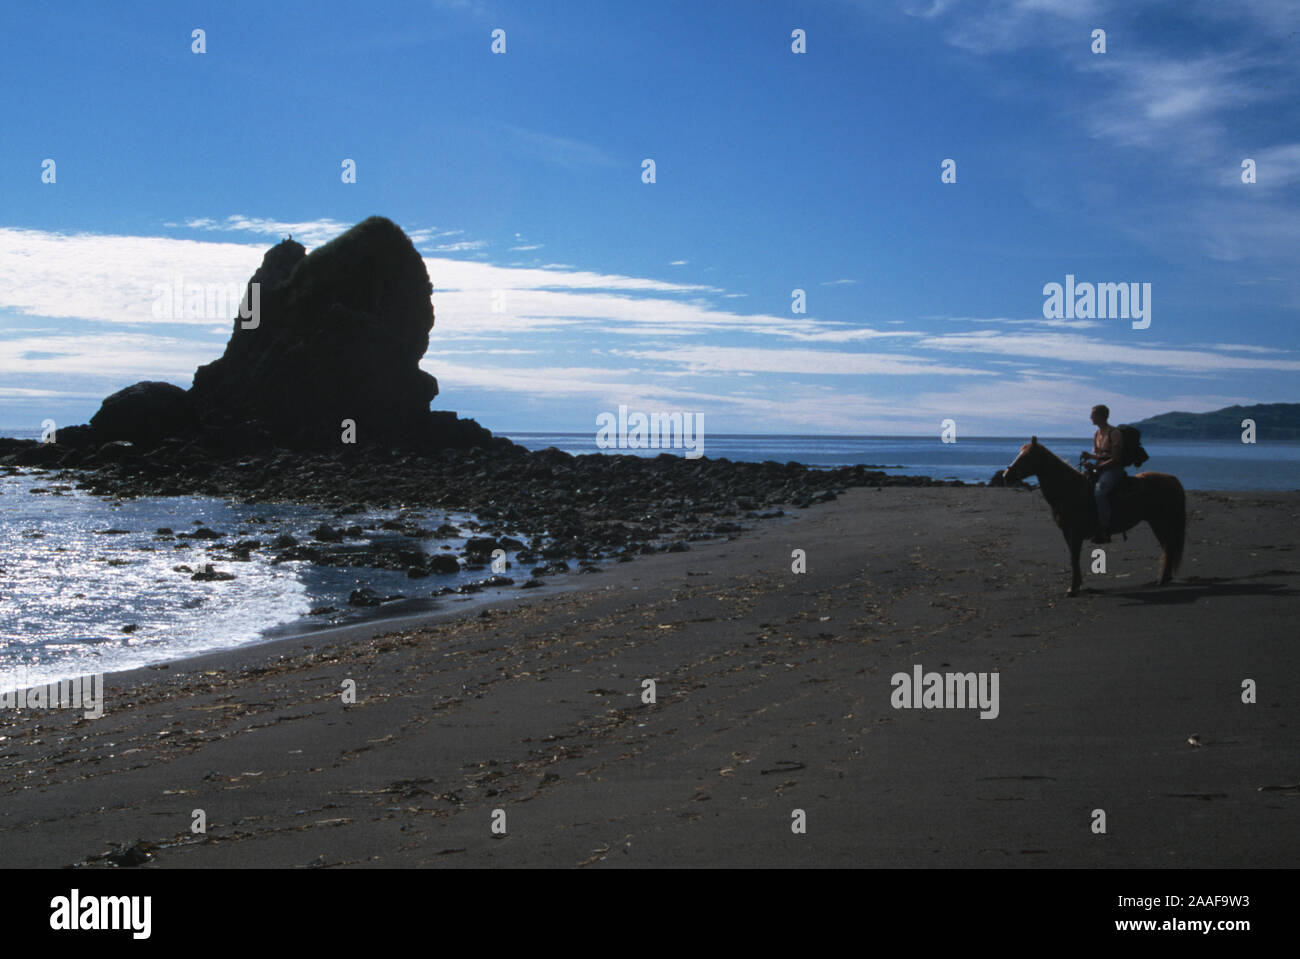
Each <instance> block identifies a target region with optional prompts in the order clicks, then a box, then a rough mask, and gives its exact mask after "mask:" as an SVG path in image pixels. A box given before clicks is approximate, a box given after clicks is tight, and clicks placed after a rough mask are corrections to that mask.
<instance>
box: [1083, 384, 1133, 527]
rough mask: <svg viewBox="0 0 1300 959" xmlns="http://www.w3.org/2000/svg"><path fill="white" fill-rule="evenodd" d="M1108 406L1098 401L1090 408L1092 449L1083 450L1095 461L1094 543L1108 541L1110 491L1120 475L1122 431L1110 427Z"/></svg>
mask: <svg viewBox="0 0 1300 959" xmlns="http://www.w3.org/2000/svg"><path fill="white" fill-rule="evenodd" d="M1109 420H1110V408H1109V407H1108V406H1105V405H1104V404H1099V405H1097V406H1094V407H1093V408H1092V422H1093V423H1095V424H1096V426H1097V433H1096V435H1095V436H1093V438H1092V448H1093V452H1091V453H1084V454H1083V456H1084V457H1085V458H1086V459H1092V460H1096V461H1097V467H1096V468H1097V473H1098V476H1097V486H1096V488H1095V489H1094V490H1093V497H1094V498H1095V499H1096V501H1097V535H1096V536H1094V537H1093V538H1092V541H1093V542H1094V543H1109V542H1110V493H1111V490H1113V489H1114V488H1115V487H1116V486H1117V485H1118V484H1119V481H1120V480H1122V479H1123V478H1124V467H1123V465H1122V464H1123V463H1124V434H1123V433H1121V432H1120V431H1119V430H1117V429H1115V427H1113V426H1111V425H1110V423H1109Z"/></svg>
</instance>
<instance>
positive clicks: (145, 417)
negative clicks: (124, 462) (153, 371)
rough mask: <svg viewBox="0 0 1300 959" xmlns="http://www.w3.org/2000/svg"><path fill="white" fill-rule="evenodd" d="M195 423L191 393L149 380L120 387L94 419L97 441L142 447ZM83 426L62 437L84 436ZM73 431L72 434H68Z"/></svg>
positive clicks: (177, 432)
mask: <svg viewBox="0 0 1300 959" xmlns="http://www.w3.org/2000/svg"><path fill="white" fill-rule="evenodd" d="M192 424H193V413H192V410H191V407H190V398H189V395H188V394H187V393H186V392H185V391H184V390H183V389H181V388H180V387H179V386H173V385H172V384H171V383H155V382H151V381H146V382H144V383H136V384H135V385H134V386H128V387H127V388H126V389H124V390H118V391H117V392H116V393H114V394H113V395H112V396H110V397H108V399H106V400H104V402H103V404H102V405H101V406H100V407H99V412H98V413H96V414H95V415H94V416H92V417H91V418H90V427H91V429H92V430H93V431H94V436H95V439H96V441H97V442H100V443H103V442H106V441H109V440H126V441H127V442H129V443H133V444H134V445H135V446H137V447H138V448H140V449H146V450H148V449H153V448H154V447H155V446H157V445H158V444H159V443H161V442H162V441H163V440H165V439H167V438H168V437H171V436H176V435H179V434H182V433H184V432H186V431H187V430H188V429H189V428H191V426H192ZM81 429H82V427H76V426H72V427H68V428H67V429H66V430H62V431H61V432H62V433H64V434H65V436H61V437H60V439H65V438H66V439H73V438H74V437H75V438H77V439H80V437H81V433H80V431H81ZM66 434H72V435H66Z"/></svg>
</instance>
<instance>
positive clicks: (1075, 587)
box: [1065, 531, 1083, 596]
mask: <svg viewBox="0 0 1300 959" xmlns="http://www.w3.org/2000/svg"><path fill="white" fill-rule="evenodd" d="M1065 544H1066V546H1067V547H1068V548H1069V550H1070V590H1069V592H1067V593H1066V594H1065V595H1066V596H1078V595H1079V587H1080V586H1081V585H1082V584H1083V573H1082V571H1080V569H1079V550H1080V549H1082V548H1083V534H1082V533H1077V532H1073V531H1067V532H1066V534H1065Z"/></svg>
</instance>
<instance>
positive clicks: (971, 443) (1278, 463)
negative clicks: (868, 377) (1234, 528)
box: [504, 431, 1300, 490]
mask: <svg viewBox="0 0 1300 959" xmlns="http://www.w3.org/2000/svg"><path fill="white" fill-rule="evenodd" d="M504 435H506V436H508V437H509V438H510V439H512V440H514V441H515V442H516V443H519V444H520V445H521V446H526V447H527V448H528V449H533V450H537V449H545V448H546V447H548V446H554V447H556V448H558V449H562V450H564V451H565V452H566V453H573V454H574V455H579V454H582V453H600V452H612V453H631V454H634V455H637V456H658V455H659V454H660V453H663V452H665V451H664V450H654V449H652V450H600V449H597V447H596V434H595V432H594V431H593V432H590V433H506V434H504ZM1028 440H1029V437H1027V436H1022V437H997V436H973V437H969V438H968V437H964V436H963V437H959V439H958V441H957V442H955V443H944V442H942V441H941V440H940V439H939V437H938V435H937V434H936V435H934V436H924V437H923V436H783V435H759V434H727V435H718V436H711V435H708V434H705V436H704V440H703V443H702V446H703V450H704V455H705V456H707V457H711V458H718V457H725V458H726V459H729V460H739V461H746V462H762V461H763V460H776V461H778V462H781V463H784V462H788V461H790V460H793V461H795V462H797V463H804V464H806V465H808V466H819V467H829V466H853V465H856V464H858V463H863V464H868V465H873V466H880V467H887V468H886V469H885V470H884V471H885V472H886V473H891V474H904V475H912V476H930V477H933V478H935V479H959V480H962V481H963V482H967V483H979V482H987V481H988V479H989V477H991V476H992V475H993V474H994V473H995V472H996V471H997V470H1000V469H1002V468H1003V467H1005V466H1007V465H1008V464H1010V462H1011V461H1012V460H1013V459H1015V456H1016V453H1017V452H1018V451H1019V449H1020V446H1021V444H1022V443H1026V442H1028ZM1038 441H1039V442H1040V443H1042V444H1044V445H1045V446H1047V447H1048V448H1049V449H1050V450H1051V451H1052V452H1053V453H1055V454H1056V455H1057V456H1059V457H1061V459H1063V460H1065V461H1066V462H1067V463H1070V464H1071V465H1074V464H1076V463H1078V461H1079V452H1080V451H1081V450H1090V449H1092V436H1091V434H1089V435H1088V436H1086V437H1078V436H1076V437H1059V436H1057V437H1046V436H1040V437H1039V438H1038ZM1142 445H1143V446H1144V447H1145V448H1146V451H1147V453H1148V454H1149V455H1150V457H1151V459H1150V460H1149V461H1148V462H1147V463H1145V464H1144V465H1143V467H1142V469H1144V470H1154V471H1157V472H1161V473H1173V474H1174V475H1175V476H1177V477H1178V478H1179V479H1180V480H1182V483H1183V486H1185V487H1186V488H1187V489H1225V490H1244V489H1267V490H1294V489H1300V441H1296V440H1292V441H1287V442H1281V443H1258V444H1255V445H1252V446H1247V445H1245V444H1242V443H1240V442H1229V441H1222V440H1195V441H1186V440H1184V441H1177V442H1173V441H1166V440H1147V441H1144V442H1143V444H1142ZM668 452H676V453H677V454H678V455H680V454H681V452H682V451H681V450H677V451H668ZM1129 472H1134V471H1133V470H1130V471H1129Z"/></svg>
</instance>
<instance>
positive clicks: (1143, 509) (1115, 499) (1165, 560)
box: [1002, 436, 1187, 596]
mask: <svg viewBox="0 0 1300 959" xmlns="http://www.w3.org/2000/svg"><path fill="white" fill-rule="evenodd" d="M1002 475H1003V477H1004V479H1005V480H1006V481H1007V482H1011V483H1014V482H1017V481H1019V480H1021V479H1023V478H1024V477H1026V476H1037V477H1038V488H1039V489H1041V490H1042V491H1043V496H1044V497H1046V499H1047V503H1048V505H1049V506H1051V507H1052V519H1054V520H1056V525H1057V526H1059V527H1060V528H1061V532H1062V533H1064V534H1065V542H1066V544H1067V545H1068V546H1069V548H1070V565H1071V568H1072V569H1073V571H1074V575H1073V576H1072V577H1071V578H1070V591H1069V592H1068V593H1066V595H1067V596H1078V595H1079V584H1080V583H1082V582H1083V575H1082V574H1081V573H1080V572H1079V549H1080V547H1081V546H1082V545H1083V541H1084V539H1085V538H1086V537H1089V536H1091V535H1092V534H1093V533H1095V532H1096V531H1097V504H1096V501H1095V500H1094V499H1093V495H1092V483H1091V482H1090V481H1089V480H1088V477H1086V476H1084V475H1083V474H1082V473H1080V472H1079V471H1078V470H1076V469H1075V468H1074V467H1072V466H1070V465H1069V464H1067V463H1065V462H1064V461H1062V460H1061V458H1060V457H1058V456H1057V455H1056V454H1054V453H1053V452H1052V451H1051V450H1049V449H1048V448H1047V447H1046V446H1040V445H1039V444H1038V437H1037V436H1035V437H1033V438H1032V439H1030V441H1029V442H1028V443H1026V444H1025V445H1024V446H1022V447H1020V455H1019V456H1017V457H1016V458H1015V459H1014V460H1013V461H1012V463H1011V465H1010V466H1008V467H1007V468H1006V470H1005V471H1004V472H1003V474H1002ZM1110 502H1111V523H1110V525H1111V532H1112V533H1122V532H1124V531H1125V530H1128V529H1132V528H1133V527H1134V526H1136V525H1137V524H1138V523H1141V522H1142V521H1143V520H1145V521H1146V522H1148V523H1150V524H1151V529H1152V530H1153V531H1154V532H1155V534H1156V539H1157V540H1159V541H1160V546H1161V548H1162V549H1163V550H1164V553H1163V554H1162V555H1161V557H1160V579H1159V580H1158V581H1157V583H1156V585H1157V586H1164V585H1165V584H1166V583H1168V582H1169V580H1170V579H1172V578H1173V575H1174V573H1175V572H1176V571H1177V569H1178V564H1179V563H1180V562H1182V559H1183V545H1184V544H1185V543H1186V541H1187V494H1186V493H1184V492H1183V484H1182V483H1180V482H1178V478H1177V477H1176V476H1170V475H1169V474H1168V473H1138V474H1137V476H1126V477H1124V479H1123V480H1121V481H1120V483H1119V485H1118V486H1116V487H1115V489H1114V491H1113V492H1112V493H1111V494H1110Z"/></svg>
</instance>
